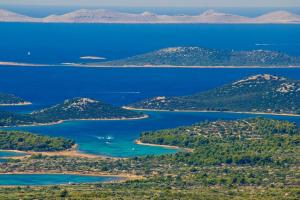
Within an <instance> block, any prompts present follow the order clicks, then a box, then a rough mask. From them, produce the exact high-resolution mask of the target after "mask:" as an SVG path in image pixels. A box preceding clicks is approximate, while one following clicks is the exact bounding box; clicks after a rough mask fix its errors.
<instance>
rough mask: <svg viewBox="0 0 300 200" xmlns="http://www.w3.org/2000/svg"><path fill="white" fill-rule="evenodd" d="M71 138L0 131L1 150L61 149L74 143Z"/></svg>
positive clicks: (68, 147) (67, 147)
mask: <svg viewBox="0 0 300 200" xmlns="http://www.w3.org/2000/svg"><path fill="white" fill-rule="evenodd" d="M74 144H75V143H74V141H73V140H67V139H64V138H58V137H49V136H42V135H36V134H32V133H24V132H16V131H0V149H1V150H19V151H37V152H42V151H62V150H66V149H70V148H71V147H72V146H73V145H74Z"/></svg>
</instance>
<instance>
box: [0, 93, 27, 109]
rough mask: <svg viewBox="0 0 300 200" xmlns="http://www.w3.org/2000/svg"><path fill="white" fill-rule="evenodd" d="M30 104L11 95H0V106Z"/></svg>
mask: <svg viewBox="0 0 300 200" xmlns="http://www.w3.org/2000/svg"><path fill="white" fill-rule="evenodd" d="M30 104H31V102H28V101H25V100H24V99H22V98H20V97H17V96H15V95H13V94H4V93H0V106H15V105H30Z"/></svg>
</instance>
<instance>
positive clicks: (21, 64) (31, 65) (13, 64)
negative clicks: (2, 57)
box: [0, 61, 52, 67]
mask: <svg viewBox="0 0 300 200" xmlns="http://www.w3.org/2000/svg"><path fill="white" fill-rule="evenodd" d="M0 66H12V67H13V66H20V67H47V66H52V65H50V64H33V63H18V62H4V61H0Z"/></svg>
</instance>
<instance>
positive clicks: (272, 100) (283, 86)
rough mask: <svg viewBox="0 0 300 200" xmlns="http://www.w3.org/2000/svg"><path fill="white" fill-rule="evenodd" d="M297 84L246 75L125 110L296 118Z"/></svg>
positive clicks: (299, 85) (299, 86)
mask: <svg viewBox="0 0 300 200" xmlns="http://www.w3.org/2000/svg"><path fill="white" fill-rule="evenodd" d="M299 102H300V81H299V80H292V79H288V78H285V77H278V76H273V75H270V74H259V75H255V76H250V77H247V78H244V79H242V80H238V81H235V82H233V83H230V84H226V85H224V86H221V87H218V88H216V89H212V90H209V91H204V92H200V93H197V94H193V95H189V96H178V97H165V96H161V97H154V98H151V99H147V100H143V101H141V102H137V103H133V104H131V105H129V106H128V107H127V108H128V109H146V110H148V109H149V110H168V111H232V112H251V113H270V114H290V115H300V104H299Z"/></svg>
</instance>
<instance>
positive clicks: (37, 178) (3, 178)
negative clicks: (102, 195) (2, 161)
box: [0, 174, 120, 186]
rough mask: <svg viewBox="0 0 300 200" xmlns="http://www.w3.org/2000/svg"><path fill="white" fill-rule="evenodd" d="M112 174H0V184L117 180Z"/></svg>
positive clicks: (29, 184) (47, 183)
mask: <svg viewBox="0 0 300 200" xmlns="http://www.w3.org/2000/svg"><path fill="white" fill-rule="evenodd" d="M119 179H120V178H118V177H113V176H83V175H68V174H0V185H2V186H3V185H9V186H12V185H16V186H17V185H18V186H36V185H54V184H55V185H57V184H69V183H72V184H78V183H100V182H110V181H115V180H119Z"/></svg>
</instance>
